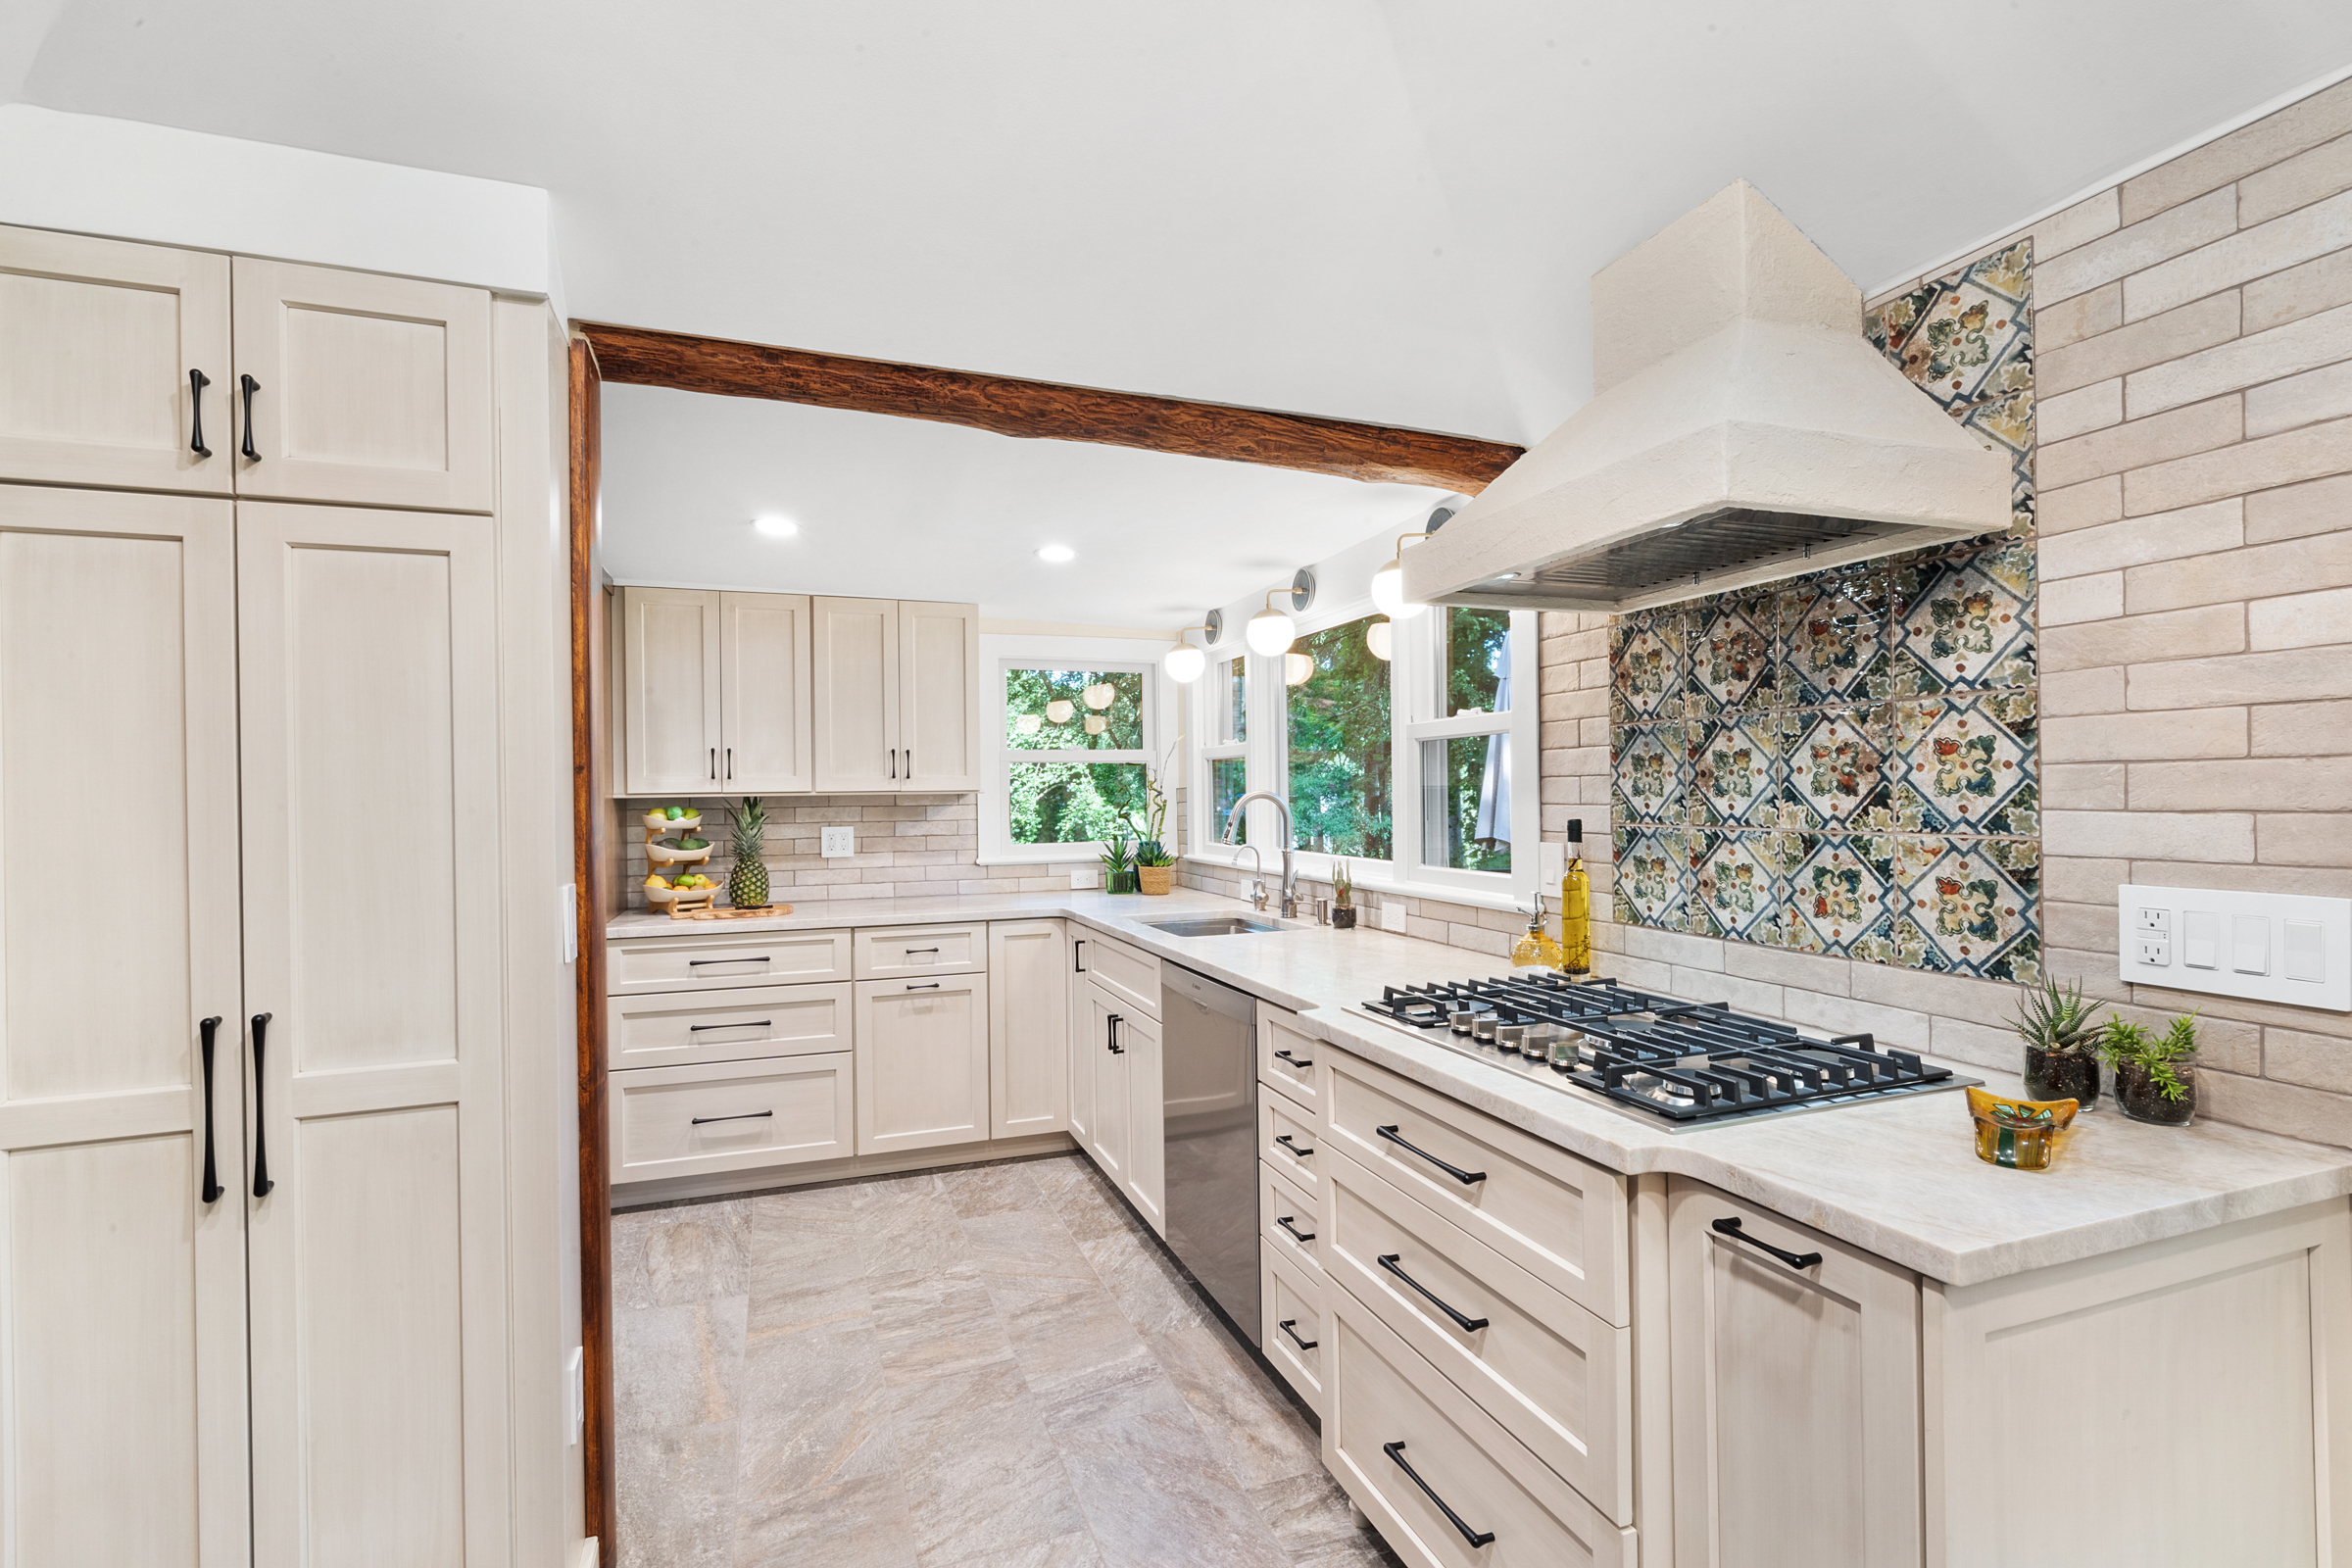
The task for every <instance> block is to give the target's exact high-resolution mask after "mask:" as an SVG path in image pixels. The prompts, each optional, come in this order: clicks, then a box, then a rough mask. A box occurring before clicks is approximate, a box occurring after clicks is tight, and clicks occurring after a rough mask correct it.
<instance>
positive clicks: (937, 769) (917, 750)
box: [809, 598, 980, 794]
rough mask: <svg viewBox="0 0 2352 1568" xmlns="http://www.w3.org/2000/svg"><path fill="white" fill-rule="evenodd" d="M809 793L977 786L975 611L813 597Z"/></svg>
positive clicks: (972, 607)
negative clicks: (812, 775) (812, 786)
mask: <svg viewBox="0 0 2352 1568" xmlns="http://www.w3.org/2000/svg"><path fill="white" fill-rule="evenodd" d="M809 619H810V621H811V623H812V625H813V626H814V643H815V652H814V658H813V661H812V662H813V664H814V668H815V693H816V710H815V713H814V714H813V719H814V730H813V733H814V736H815V749H816V789H817V790H818V791H819V792H820V793H823V794H856V793H862V792H868V791H877V790H880V791H911V790H928V791H937V792H940V793H943V794H959V793H961V792H964V791H967V790H976V789H978V788H979V787H980V687H979V675H980V608H979V606H977V605H948V604H931V603H927V602H924V601H920V600H912V599H823V598H819V599H815V600H812V601H810V610H809Z"/></svg>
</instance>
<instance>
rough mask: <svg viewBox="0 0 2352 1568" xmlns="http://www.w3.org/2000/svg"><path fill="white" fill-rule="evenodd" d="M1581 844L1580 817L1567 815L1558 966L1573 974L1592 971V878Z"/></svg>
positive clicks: (1583, 843)
mask: <svg viewBox="0 0 2352 1568" xmlns="http://www.w3.org/2000/svg"><path fill="white" fill-rule="evenodd" d="M1584 845H1585V823H1584V818H1582V817H1570V818H1569V819H1568V873H1567V875H1565V876H1563V877H1561V878H1560V953H1561V960H1560V967H1561V968H1562V969H1565V970H1566V971H1568V973H1570V974H1575V975H1583V974H1591V973H1592V972H1593V879H1592V878H1591V877H1590V876H1589V875H1587V874H1586V871H1585V856H1584ZM1537 907H1539V908H1541V907H1543V901H1542V900H1540V899H1539V900H1538V901H1537Z"/></svg>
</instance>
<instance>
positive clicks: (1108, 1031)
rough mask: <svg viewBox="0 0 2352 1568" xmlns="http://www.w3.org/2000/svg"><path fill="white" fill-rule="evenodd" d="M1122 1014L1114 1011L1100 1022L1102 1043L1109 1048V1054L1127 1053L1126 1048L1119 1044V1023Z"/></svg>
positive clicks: (1122, 1054) (1120, 1054) (1121, 1054)
mask: <svg viewBox="0 0 2352 1568" xmlns="http://www.w3.org/2000/svg"><path fill="white" fill-rule="evenodd" d="M1123 1016H1124V1015H1123V1014H1121V1013H1116V1012H1114V1013H1112V1014H1111V1015H1110V1016H1109V1017H1108V1018H1106V1019H1104V1020H1103V1044H1104V1045H1106V1046H1108V1047H1109V1048H1110V1054H1112V1055H1114V1056H1124V1055H1125V1054H1127V1048H1126V1047H1125V1046H1122V1045H1120V1044H1119V1023H1120V1021H1121V1019H1122V1018H1123Z"/></svg>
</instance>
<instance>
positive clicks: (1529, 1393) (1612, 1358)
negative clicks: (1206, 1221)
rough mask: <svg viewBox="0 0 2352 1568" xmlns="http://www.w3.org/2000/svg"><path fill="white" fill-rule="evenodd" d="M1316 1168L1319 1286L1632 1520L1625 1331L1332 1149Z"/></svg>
mask: <svg viewBox="0 0 2352 1568" xmlns="http://www.w3.org/2000/svg"><path fill="white" fill-rule="evenodd" d="M1324 1174H1325V1177H1326V1179H1327V1183H1328V1188H1329V1196H1328V1197H1327V1198H1326V1199H1325V1200H1324V1204H1323V1218H1324V1220H1325V1221H1326V1223H1328V1224H1329V1225H1330V1227H1331V1230H1330V1232H1329V1244H1328V1245H1327V1246H1326V1247H1325V1248H1324V1250H1323V1261H1324V1266H1325V1268H1327V1269H1328V1270H1329V1271H1330V1273H1331V1277H1332V1286H1333V1288H1334V1289H1335V1290H1336V1289H1341V1288H1345V1289H1346V1290H1348V1291H1350V1292H1352V1293H1353V1294H1354V1296H1355V1299H1357V1300H1358V1301H1360V1302H1362V1303H1363V1304H1364V1305H1365V1306H1366V1307H1367V1308H1369V1309H1370V1310H1371V1311H1372V1313H1373V1314H1374V1315H1375V1316H1377V1317H1378V1318H1379V1319H1380V1320H1381V1322H1383V1323H1385V1324H1386V1325H1388V1327H1390V1328H1391V1329H1393V1330H1395V1331H1396V1332H1397V1335H1398V1336H1399V1337H1400V1338H1401V1339H1403V1340H1404V1342H1405V1343H1406V1344H1408V1345H1410V1346H1411V1347H1412V1348H1414V1349H1415V1350H1417V1351H1419V1352H1420V1353H1421V1355H1422V1357H1423V1358H1424V1359H1426V1360H1427V1361H1429V1362H1430V1363H1431V1364H1432V1365H1434V1366H1436V1367H1437V1369H1438V1370H1439V1371H1441V1372H1443V1373H1445V1374H1446V1377H1447V1378H1449V1379H1451V1380H1452V1382H1453V1383H1454V1385H1455V1386H1456V1387H1458V1388H1460V1389H1461V1390H1462V1391H1463V1392H1464V1393H1466V1394H1468V1395H1469V1396H1470V1397H1472V1398H1473V1399H1476V1400H1477V1401H1478V1403H1479V1406H1480V1408H1482V1409H1484V1410H1485V1411H1486V1412H1487V1414H1489V1415H1491V1416H1493V1417H1494V1418H1495V1420H1496V1421H1498V1422H1500V1423H1501V1424H1502V1426H1503V1428H1504V1429H1505V1430H1506V1431H1508V1432H1509V1433H1510V1434H1511V1436H1513V1437H1515V1438H1517V1439H1518V1440H1519V1441H1520V1442H1521V1443H1523V1444H1525V1445H1526V1446H1527V1447H1528V1449H1529V1450H1530V1451H1531V1452H1533V1453H1534V1454H1535V1455H1536V1457H1538V1458H1540V1459H1542V1460H1543V1461H1544V1463H1545V1464H1548V1465H1550V1466H1551V1467H1552V1469H1554V1470H1556V1471H1558V1472H1559V1473H1560V1475H1561V1476H1562V1477H1563V1478H1564V1479H1565V1480H1566V1481H1567V1482H1568V1484H1569V1485H1570V1486H1573V1487H1574V1488H1576V1490H1577V1491H1578V1492H1580V1493H1582V1494H1584V1495H1585V1497H1586V1498H1587V1499H1588V1500H1590V1501H1591V1502H1593V1504H1594V1505H1595V1506H1596V1507H1598V1508H1599V1509H1600V1510H1601V1512H1602V1513H1604V1514H1606V1515H1607V1516H1608V1517H1609V1518H1611V1519H1613V1520H1615V1521H1616V1522H1617V1523H1619V1524H1630V1523H1632V1522H1633V1517H1634V1486H1633V1460H1632V1454H1631V1451H1630V1448H1631V1443H1632V1436H1633V1430H1634V1418H1633V1409H1634V1403H1633V1401H1634V1377H1633V1355H1632V1348H1633V1347H1632V1341H1633V1332H1634V1331H1633V1330H1632V1329H1630V1328H1613V1327H1611V1326H1610V1325H1608V1324H1606V1323H1603V1322H1602V1321H1601V1320H1600V1319H1599V1318H1597V1317H1594V1316H1593V1314H1592V1313H1591V1312H1588V1311H1586V1310H1585V1309H1584V1308H1583V1307H1581V1306H1579V1305H1577V1304H1576V1303H1575V1302H1574V1301H1571V1300H1569V1299H1568V1298H1566V1297H1565V1296H1562V1295H1561V1294H1560V1293H1559V1292H1558V1291H1555V1290H1553V1289H1552V1288H1551V1287H1550V1286H1548V1285H1546V1284H1544V1282H1543V1281H1542V1280H1539V1279H1537V1278H1536V1277H1535V1276H1534V1275H1533V1274H1530V1273H1529V1272H1527V1270H1525V1269H1523V1268H1521V1267H1520V1266H1519V1265H1518V1264H1516V1263H1513V1262H1511V1261H1510V1260H1509V1259H1508V1258H1505V1257H1504V1256H1502V1255H1501V1254H1500V1253H1498V1252H1496V1251H1495V1250H1494V1249H1493V1248H1491V1247H1488V1246H1487V1245H1486V1244H1485V1243H1483V1242H1479V1241H1477V1240H1475V1239H1473V1238H1471V1237H1469V1236H1466V1235H1464V1234H1463V1233H1462V1231H1461V1230H1460V1229H1459V1228H1458V1227H1456V1226H1454V1225H1453V1224H1451V1223H1450V1222H1449V1221H1446V1220H1445V1219H1442V1218H1440V1217H1439V1216H1438V1215H1437V1214H1436V1213H1434V1212H1432V1211H1431V1210H1430V1209H1429V1208H1427V1207H1426V1206H1424V1205H1423V1204H1420V1203H1417V1202H1415V1201H1412V1200H1411V1199H1409V1198H1407V1197H1405V1196H1404V1195H1403V1194H1402V1193H1399V1192H1397V1189H1395V1188H1394V1187H1391V1186H1390V1185H1389V1184H1388V1183H1386V1182H1384V1181H1382V1180H1381V1179H1380V1178H1379V1177H1377V1176H1374V1175H1372V1174H1371V1173H1370V1172H1369V1171H1366V1170H1365V1169H1363V1167H1361V1166H1359V1165H1357V1164H1356V1163H1355V1162H1354V1161H1352V1160H1350V1159H1348V1157H1347V1156H1346V1155H1345V1154H1336V1155H1335V1156H1334V1157H1333V1159H1332V1161H1331V1163H1330V1167H1329V1169H1328V1170H1326V1171H1325V1173H1324ZM1425 1293H1426V1294H1425ZM1441 1303H1442V1304H1441ZM1449 1308H1450V1311H1449V1310H1448V1309H1449ZM1454 1312H1458V1313H1460V1314H1461V1316H1462V1317H1463V1318H1465V1319H1467V1320H1469V1322H1470V1323H1472V1324H1474V1325H1476V1326H1475V1327H1472V1328H1465V1327H1463V1326H1462V1324H1461V1323H1460V1322H1457V1321H1456V1320H1455V1319H1454V1317H1453V1316H1452V1315H1451V1314H1452V1313H1454Z"/></svg>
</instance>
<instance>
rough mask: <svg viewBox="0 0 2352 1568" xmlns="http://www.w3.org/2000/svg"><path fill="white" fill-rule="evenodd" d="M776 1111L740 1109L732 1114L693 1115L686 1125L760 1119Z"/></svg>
mask: <svg viewBox="0 0 2352 1568" xmlns="http://www.w3.org/2000/svg"><path fill="white" fill-rule="evenodd" d="M774 1114H775V1112H774V1111H772V1110H739V1111H737V1112H736V1113H735V1114H734V1115H732V1116H692V1117H689V1118H687V1122H686V1125H687V1126H689V1127H700V1126H702V1125H703V1124H704V1123H705V1122H713V1121H758V1120H759V1119H760V1117H762V1116H773V1115H774Z"/></svg>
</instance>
